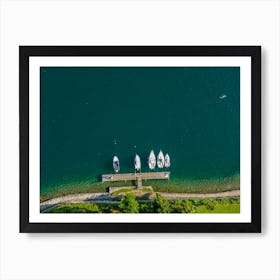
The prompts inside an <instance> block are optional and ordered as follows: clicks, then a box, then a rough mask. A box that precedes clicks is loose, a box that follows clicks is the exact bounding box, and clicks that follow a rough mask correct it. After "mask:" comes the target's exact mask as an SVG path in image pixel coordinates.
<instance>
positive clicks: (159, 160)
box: [157, 150, 164, 168]
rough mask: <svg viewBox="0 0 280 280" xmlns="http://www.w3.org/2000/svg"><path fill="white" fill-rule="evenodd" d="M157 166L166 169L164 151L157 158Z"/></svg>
mask: <svg viewBox="0 0 280 280" xmlns="http://www.w3.org/2000/svg"><path fill="white" fill-rule="evenodd" d="M157 166H158V168H163V167H164V155H163V153H162V150H160V152H159V153H158V156H157Z"/></svg>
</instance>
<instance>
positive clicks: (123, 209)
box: [50, 193, 240, 213]
mask: <svg viewBox="0 0 280 280" xmlns="http://www.w3.org/2000/svg"><path fill="white" fill-rule="evenodd" d="M50 213H240V199H239V198H220V199H176V200H167V199H164V198H163V197H162V195H161V194H156V198H155V199H154V201H149V202H141V201H137V200H136V197H135V195H133V194H131V193H130V194H126V195H124V196H123V197H122V199H121V201H120V202H116V201H112V204H106V203H98V204H96V203H79V204H66V205H60V206H58V207H56V208H53V209H51V210H50Z"/></svg>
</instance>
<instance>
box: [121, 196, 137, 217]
mask: <svg viewBox="0 0 280 280" xmlns="http://www.w3.org/2000/svg"><path fill="white" fill-rule="evenodd" d="M138 208H139V206H138V202H137V201H136V198H135V196H134V195H133V194H131V193H129V194H127V195H125V196H123V197H122V200H121V203H120V204H119V209H120V210H121V212H122V213H138V212H139V210H138Z"/></svg>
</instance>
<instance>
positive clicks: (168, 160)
mask: <svg viewBox="0 0 280 280" xmlns="http://www.w3.org/2000/svg"><path fill="white" fill-rule="evenodd" d="M164 166H165V167H166V168H169V167H170V157H169V154H166V155H165V157H164Z"/></svg>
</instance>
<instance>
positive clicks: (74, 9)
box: [0, 0, 280, 280]
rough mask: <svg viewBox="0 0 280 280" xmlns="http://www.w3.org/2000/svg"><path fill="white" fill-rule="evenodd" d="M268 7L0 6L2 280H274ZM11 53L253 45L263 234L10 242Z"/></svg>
mask: <svg viewBox="0 0 280 280" xmlns="http://www.w3.org/2000/svg"><path fill="white" fill-rule="evenodd" d="M279 14H280V2H279V1H277V0H274V1H273V0H271V1H270V0H264V1H261V0H259V1H253V0H244V1H239V0H233V1H228V0H223V1H222V0H221V1H212V0H206V1H201V0H196V1H183V0H182V1H160V0H158V1H156V0H155V1H153V0H152V1H145V0H143V1H141V2H140V1H139V2H136V1H135V2H133V3H132V1H123V2H121V1H107V0H104V1H75V0H72V1H63V0H61V1H52V0H50V1H26V0H21V1H15V0H11V1H7V0H2V1H1V0H0V43H1V49H0V55H1V56H0V67H1V68H0V73H1V80H0V93H1V99H0V106H1V107H0V120H1V131H0V132H1V150H0V155H1V159H0V160H1V161H0V163H1V174H0V180H1V181H0V278H1V279H29V280H32V279H143V278H153V279H266V280H267V279H280V269H279V267H280V266H279V263H280V258H279V253H280V246H279V241H280V234H279V225H280V217H279V213H280V211H279V210H280V209H279V208H280V207H279V203H280V201H279V200H280V199H279V186H280V179H279V174H280V172H279V167H280V163H279V143H280V139H279V136H280V134H279V130H280V125H279V111H280V110H279V109H280V108H279V101H280V99H279V94H280V93H279V89H280V88H279V77H280V76H279V74H280V73H279V51H280V40H279V37H280V32H279V19H280V17H279ZM18 45H262V47H263V57H262V58H263V61H262V62H263V64H262V66H263V67H262V94H263V98H262V106H263V111H262V124H263V179H262V184H263V191H262V194H263V233H262V234H19V233H18V232H19V206H18V204H19V199H18V197H19V183H18V182H19V174H18V165H19V161H18V152H19V151H18V142H19V139H18V136H19V135H18V124H19V119H18Z"/></svg>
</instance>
